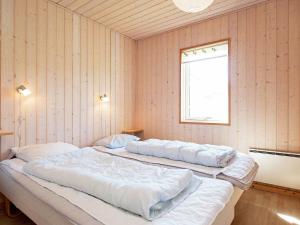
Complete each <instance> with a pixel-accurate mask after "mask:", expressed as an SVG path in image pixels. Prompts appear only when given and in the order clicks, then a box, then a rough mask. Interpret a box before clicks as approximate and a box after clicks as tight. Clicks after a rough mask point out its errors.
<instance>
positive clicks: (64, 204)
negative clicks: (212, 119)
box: [0, 164, 241, 225]
mask: <svg viewBox="0 0 300 225" xmlns="http://www.w3.org/2000/svg"><path fill="white" fill-rule="evenodd" d="M16 177H18V179H16ZM0 179H1V183H0V191H1V192H2V193H3V194H4V195H6V196H7V197H8V198H9V199H10V200H11V201H12V202H14V203H15V204H16V205H17V207H19V208H20V209H21V210H22V211H23V212H24V213H25V214H27V215H28V216H29V217H30V218H31V219H33V221H35V222H36V223H37V224H61V225H63V224H91V225H94V224H95V225H114V224H126V223H124V221H119V222H116V223H111V222H109V221H112V220H111V218H110V220H107V218H105V217H108V216H110V217H113V216H114V214H111V215H108V214H106V213H104V212H105V208H101V207H100V208H99V209H95V212H94V213H97V214H101V216H100V218H101V220H102V221H99V216H98V218H95V217H94V216H93V213H91V212H87V210H83V209H82V207H80V205H78V204H76V201H75V204H74V202H72V201H70V199H68V196H61V195H58V194H57V193H55V192H53V190H50V189H48V188H45V187H44V186H42V185H40V184H39V183H37V182H35V181H34V180H32V179H30V178H29V177H28V176H26V175H24V174H22V173H21V172H19V171H18V170H14V169H12V168H10V167H8V166H4V165H3V164H1V166H0ZM45 182H46V181H45ZM73 191H75V190H73ZM75 192H76V191H75ZM77 194H78V195H76V196H78V197H77V198H79V199H80V198H82V196H84V195H86V194H84V193H77ZM240 195H241V191H239V190H235V192H234V194H233V195H232V197H231V198H230V199H229V201H228V202H227V204H226V206H225V207H224V209H223V210H222V211H221V212H220V213H219V214H218V216H217V217H216V218H215V220H214V222H213V225H221V224H222V225H227V224H228V225H229V224H230V223H231V221H232V219H233V215H234V206H235V204H236V202H237V200H238V199H239V197H240ZM85 197H86V196H85ZM89 197H90V198H84V199H86V200H87V201H89V200H90V199H91V198H93V197H91V196H89ZM93 201H95V200H93ZM97 201H100V200H97ZM87 204H92V202H87ZM181 213H184V210H183V211H182V212H181ZM187 214H189V213H188V212H187ZM94 215H95V214H94ZM189 219H190V218H189ZM103 221H105V222H103ZM173 222H174V223H172V224H178V223H176V218H174V221H173ZM149 224H151V223H149Z"/></svg>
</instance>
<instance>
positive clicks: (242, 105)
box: [237, 11, 248, 152]
mask: <svg viewBox="0 0 300 225" xmlns="http://www.w3.org/2000/svg"><path fill="white" fill-rule="evenodd" d="M246 16H247V15H246V11H241V12H238V34H237V35H238V40H237V41H238V49H237V57H238V58H237V60H238V61H237V70H238V80H237V87H238V93H237V94H238V96H239V99H238V115H237V116H238V140H239V146H238V147H239V150H241V151H243V152H245V151H246V150H247V142H248V141H247V139H246V138H245V137H247V136H248V135H247V80H246V61H247V58H246V41H247V35H246V27H247V17H246Z"/></svg>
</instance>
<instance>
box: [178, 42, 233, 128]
mask: <svg viewBox="0 0 300 225" xmlns="http://www.w3.org/2000/svg"><path fill="white" fill-rule="evenodd" d="M223 43H227V45H228V113H227V115H228V119H227V122H219V121H209V120H200V119H199V120H198V119H187V118H186V115H187V114H188V111H187V110H189V109H187V107H186V102H185V101H188V99H186V96H189V95H186V91H187V89H186V88H187V87H186V86H187V85H186V84H185V81H186V79H185V77H184V70H183V69H182V54H184V52H186V51H192V50H193V49H198V48H200V49H201V48H207V47H211V46H212V47H213V46H214V45H220V44H223ZM179 57H180V62H179V65H180V70H179V74H180V95H179V97H180V99H179V102H180V107H179V114H180V115H179V116H180V118H179V122H180V123H191V124H204V125H205V124H207V125H228V126H229V125H230V118H231V117H230V109H231V108H230V107H231V101H230V39H223V40H218V41H214V42H209V43H205V44H201V45H197V46H192V47H188V48H183V49H180V55H179Z"/></svg>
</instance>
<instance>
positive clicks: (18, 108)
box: [2, 0, 46, 146]
mask: <svg viewBox="0 0 300 225" xmlns="http://www.w3.org/2000/svg"><path fill="white" fill-rule="evenodd" d="M15 3H16V4H15V5H14V13H15V14H17V15H19V16H18V17H16V18H15V20H14V29H15V30H14V32H15V39H14V46H15V49H14V72H15V82H14V83H15V86H18V85H20V84H22V83H24V82H25V80H26V78H25V75H26V5H27V2H26V1H22V0H17V1H15ZM41 21H42V19H41ZM44 27H46V26H44ZM39 30H40V29H39ZM44 38H45V37H44ZM2 43H3V42H2ZM39 43H41V41H40V40H39ZM39 47H41V46H40V45H39ZM44 51H45V49H44ZM39 53H40V51H38V54H39ZM39 56H41V55H40V54H39ZM41 59H42V56H41ZM41 59H40V60H41ZM41 61H42V60H41ZM39 62H40V61H39ZM41 63H42V62H41ZM42 65H43V64H41V65H39V67H38V68H39V69H40V68H41V67H42ZM41 78H42V76H41ZM38 84H39V83H38ZM40 94H41V96H42V93H40ZM14 96H15V131H16V138H15V145H16V146H19V145H24V144H25V123H24V122H22V123H21V121H25V110H24V107H23V100H24V99H23V98H22V97H21V96H20V95H18V94H15V95H14ZM39 109H41V112H40V115H41V114H42V113H43V108H42V107H41V108H39ZM41 119H42V118H41ZM38 122H41V123H42V121H40V120H38ZM40 135H41V136H43V132H41V133H40Z"/></svg>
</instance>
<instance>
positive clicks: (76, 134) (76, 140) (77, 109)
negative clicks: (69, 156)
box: [72, 14, 81, 146]
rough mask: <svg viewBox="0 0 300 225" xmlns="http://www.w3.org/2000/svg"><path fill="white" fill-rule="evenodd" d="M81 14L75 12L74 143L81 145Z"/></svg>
mask: <svg viewBox="0 0 300 225" xmlns="http://www.w3.org/2000/svg"><path fill="white" fill-rule="evenodd" d="M80 25H81V24H80V16H79V15H76V14H73V83H72V84H73V114H72V118H73V135H72V139H73V140H72V143H73V144H74V145H77V146H79V145H80V104H81V102H80V69H81V68H80V59H81V58H80V54H81V52H80V50H81V48H80V44H81V43H80V29H81V26H80Z"/></svg>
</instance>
